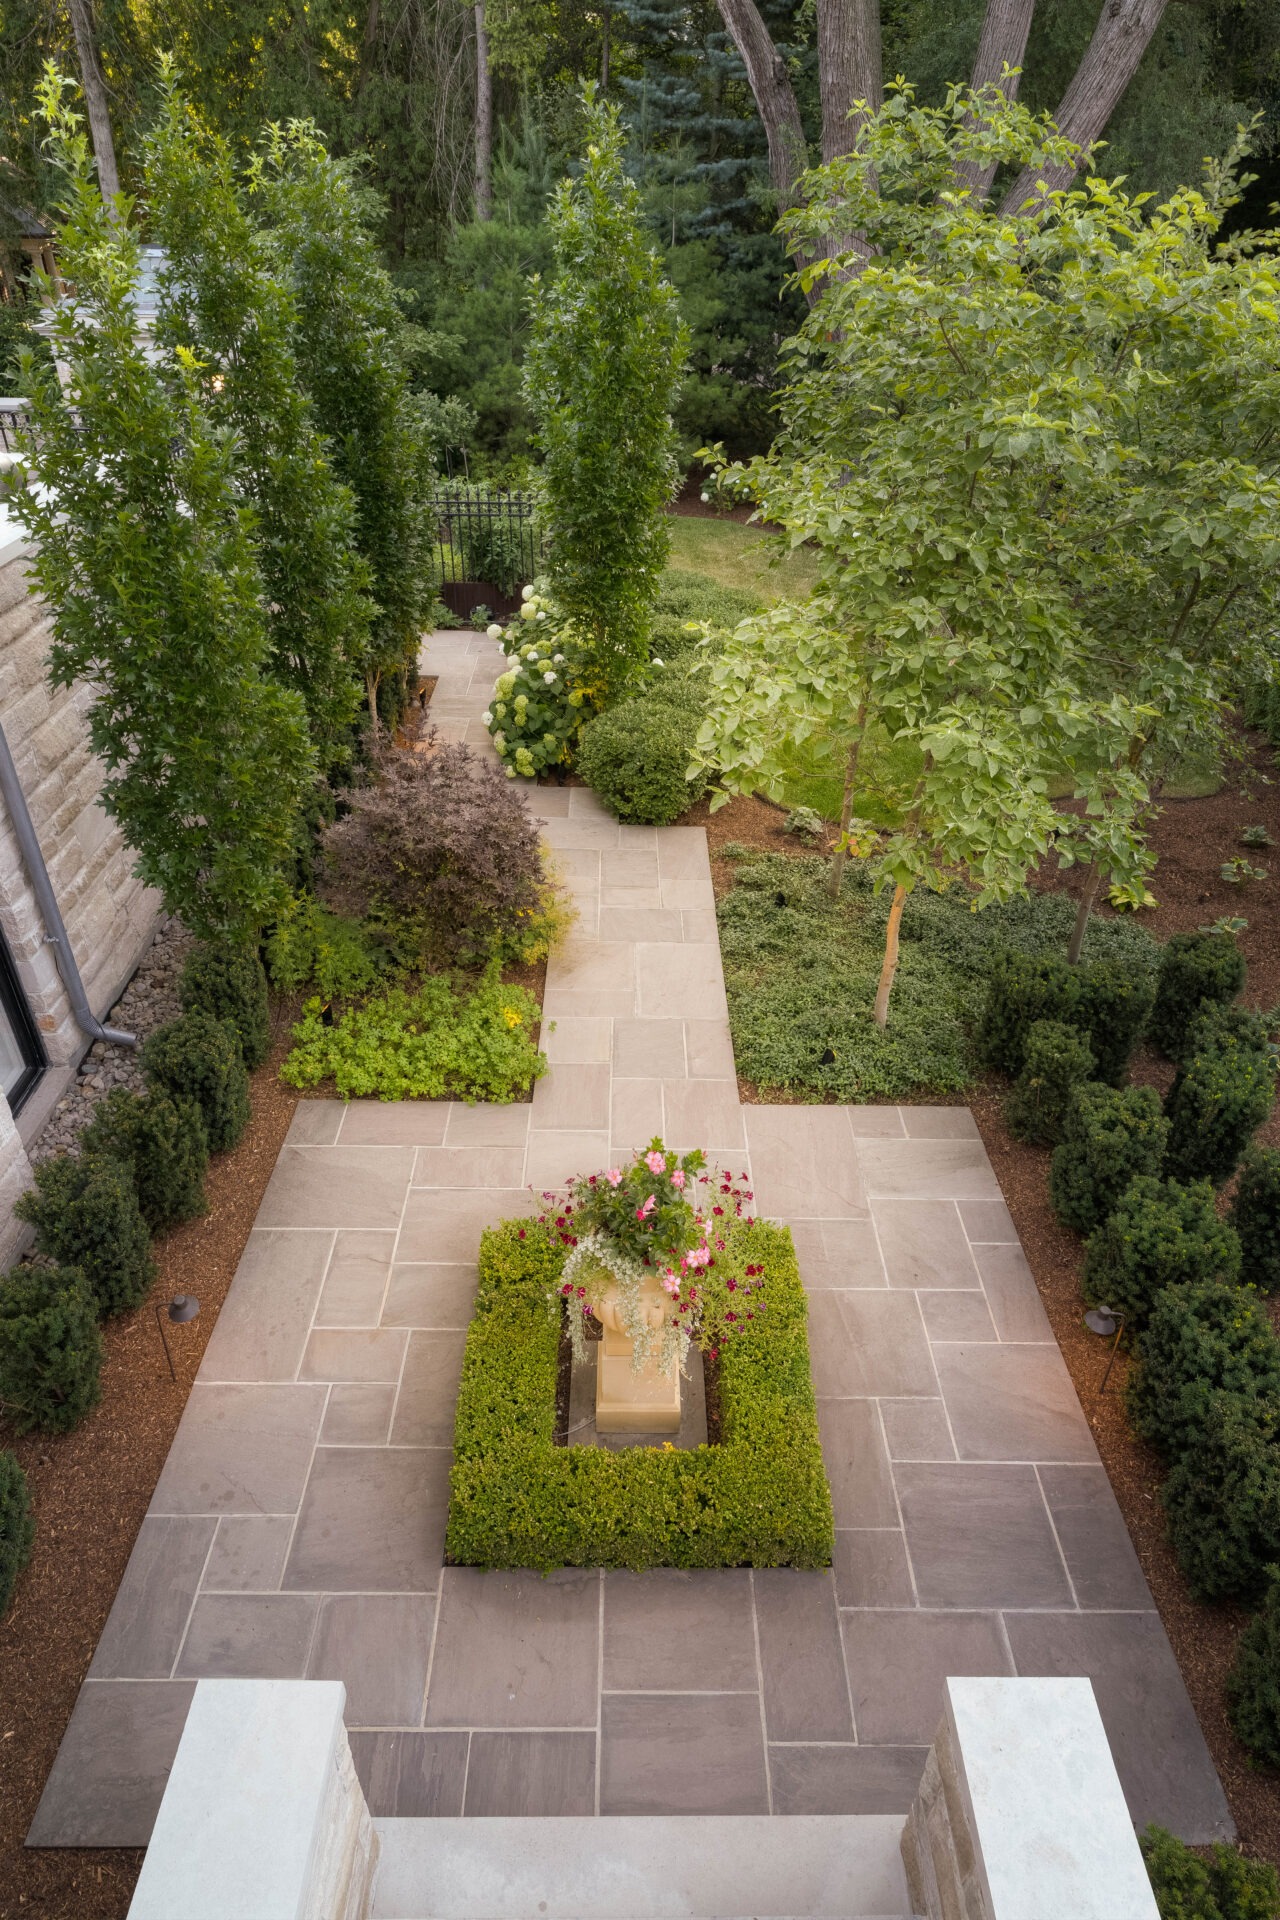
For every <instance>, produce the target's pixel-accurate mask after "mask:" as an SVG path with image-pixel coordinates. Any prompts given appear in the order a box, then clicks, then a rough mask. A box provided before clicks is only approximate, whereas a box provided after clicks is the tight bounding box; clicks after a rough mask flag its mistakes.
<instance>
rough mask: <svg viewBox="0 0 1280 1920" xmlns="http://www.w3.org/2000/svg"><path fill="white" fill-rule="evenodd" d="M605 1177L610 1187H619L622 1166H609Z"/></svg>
mask: <svg viewBox="0 0 1280 1920" xmlns="http://www.w3.org/2000/svg"><path fill="white" fill-rule="evenodd" d="M605 1179H606V1180H607V1181H608V1182H609V1185H610V1186H611V1187H620V1186H621V1185H622V1168H621V1167H610V1169H609V1171H608V1173H606V1175H605Z"/></svg>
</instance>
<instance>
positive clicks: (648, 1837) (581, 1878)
mask: <svg viewBox="0 0 1280 1920" xmlns="http://www.w3.org/2000/svg"><path fill="white" fill-rule="evenodd" d="M902 1825H903V1823H902V1818H901V1816H900V1815H898V1814H829V1815H827V1814H822V1815H819V1814H798V1815H773V1816H768V1815H760V1816H757V1815H745V1814H726V1815H717V1816H711V1815H707V1816H703V1815H671V1816H666V1815H664V1816H661V1817H655V1818H648V1819H647V1818H638V1817H635V1818H633V1817H630V1816H628V1817H618V1816H604V1817H602V1818H600V1819H559V1820H557V1819H442V1820H375V1821H374V1826H375V1828H376V1830H377V1833H378V1837H379V1839H380V1841H381V1855H380V1859H379V1863H378V1870H377V1878H376V1880H375V1882H374V1891H373V1908H372V1914H371V1920H910V1914H911V1907H910V1902H909V1899H908V1895H907V1884H906V1876H905V1875H904V1873H903V1868H902V1858H901V1855H900V1853H899V1851H898V1842H899V1840H900V1838H901V1835H902Z"/></svg>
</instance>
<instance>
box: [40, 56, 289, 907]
mask: <svg viewBox="0 0 1280 1920" xmlns="http://www.w3.org/2000/svg"><path fill="white" fill-rule="evenodd" d="M63 86H64V83H63V81H62V80H61V79H60V78H59V76H58V75H57V74H56V73H55V72H53V70H52V69H50V71H49V72H48V73H47V75H46V77H45V80H44V81H43V83H42V85H41V88H40V109H41V113H42V115H43V118H44V122H45V125H46V127H47V128H48V140H47V152H48V159H49V163H50V166H51V168H52V170H53V174H54V176H55V178H56V180H57V182H58V185H57V188H56V194H57V197H58V201H59V204H60V207H61V210H62V218H61V220H60V222H59V225H58V236H57V247H58V258H59V265H60V271H61V273H62V274H64V275H65V277H66V279H67V280H68V281H69V282H70V283H71V284H73V285H74V287H75V298H74V299H72V300H55V301H54V302H53V303H52V304H51V306H50V308H49V316H50V320H49V324H50V327H51V329H52V338H53V343H54V349H55V352H56V355H57V358H58V360H59V361H61V362H63V363H64V364H65V366H66V367H67V369H68V375H69V379H68V385H67V388H66V390H65V391H64V390H63V388H62V386H61V384H60V383H59V380H58V376H57V374H56V373H55V372H54V370H53V369H52V367H50V366H48V365H46V364H44V363H42V362H40V361H37V360H35V359H31V360H29V361H28V362H27V364H26V368H25V372H26V375H27V378H26V380H25V383H24V388H25V391H26V392H27V393H28V394H29V396H30V400H31V428H32V431H31V433H30V435H29V436H28V438H27V440H26V442H25V445H24V455H23V457H24V460H25V462H26V465H27V468H28V470H29V472H30V474H31V477H32V478H33V480H35V481H38V482H39V483H40V484H39V485H38V486H36V487H33V488H31V489H30V490H28V489H25V488H19V489H18V491H17V492H16V493H14V494H13V495H12V496H11V499H10V506H11V509H12V511H13V512H15V513H16V514H17V516H18V518H19V519H20V520H21V521H22V523H23V525H24V526H25V527H26V529H27V531H28V532H29V533H30V534H31V535H32V537H33V543H34V550H33V554H32V560H31V565H32V568H33V572H34V577H35V580H36V581H37V583H38V585H39V587H40V590H41V593H42V594H43V597H44V599H45V602H46V603H47V605H48V606H49V608H50V610H51V614H52V622H53V638H52V644H51V646H50V649H49V666H50V673H51V676H52V678H53V680H54V683H55V684H56V685H58V686H71V685H73V684H74V685H83V686H87V687H89V688H91V689H92V699H91V702H90V705H89V709H88V719H89V733H90V738H91V740H92V743H93V747H94V750H95V752H96V753H97V754H98V756H99V757H100V759H101V761H102V763H103V765H104V766H105V768H106V779H105V783H104V786H103V803H104V805H105V806H106V808H107V810H108V811H109V812H110V813H111V814H112V815H113V816H114V818H115V819H116V820H117V821H118V823H119V826H120V830H121V832H122V833H123V835H124V838H125V840H126V841H127V842H128V844H129V845H130V846H131V847H132V848H133V849H134V851H135V853H136V855H137V870H138V873H139V874H140V876H141V877H142V878H143V879H144V880H146V881H147V882H148V883H149V884H150V885H152V886H155V887H158V888H159V889H160V891H161V892H162V894H163V895H164V898H165V901H166V904H167V905H168V906H169V907H171V908H173V909H176V910H177V911H178V912H179V913H180V914H181V915H182V918H183V919H184V920H185V921H186V923H187V925H188V926H190V927H191V928H193V930H195V931H196V932H199V933H219V932H231V933H236V934H239V935H248V934H251V933H253V932H255V931H256V929H257V928H258V927H259V926H260V925H261V923H262V922H263V920H265V919H267V918H268V917H269V916H270V913H271V911H272V909H273V907H274V905H275V903H277V902H278V901H279V899H280V898H281V896H282V894H283V890H284V889H283V881H282V879H281V871H280V870H281V866H282V863H283V862H284V861H285V860H286V859H288V858H289V857H290V855H291V852H292V845H293V837H294V830H295V823H296V821H297V818H298V814H299V811H300V808H301V805H302V800H303V796H304V794H305V793H306V791H307V789H308V787H309V786H310V784H311V781H312V779H313V775H314V754H313V751H312V748H311V745H310V742H309V740H308V737H307V719H306V709H305V706H304V703H303V700H302V696H301V694H299V693H298V692H296V691H295V690H292V689H290V688H287V687H285V686H283V685H281V684H280V682H279V681H278V680H277V679H276V677H275V671H274V664H275V663H274V661H273V657H272V648H271V638H270V634H269V631H268V626H267V616H266V611H265V603H264V594H263V584H262V576H261V573H260V571H259V568H258V564H257V556H256V551H255V546H254V539H253V526H252V516H251V513H250V509H249V507H248V504H247V502H246V501H245V500H244V498H243V494H242V490H241V480H240V472H239V468H238V464H237V463H238V454H237V448H236V443H235V441H234V440H233V439H232V438H231V437H229V436H228V435H226V434H224V433H223V432H221V431H220V430H219V429H218V427H217V426H215V424H214V422H213V421H212V420H211V418H210V416H209V412H208V409H207V407H206V404H205V400H206V396H205V386H204V375H203V373H202V371H201V368H200V367H199V365H198V364H197V362H196V360H195V359H194V358H193V356H192V355H191V354H190V353H189V352H188V351H186V350H185V349H175V350H174V351H173V352H162V353H161V355H160V358H159V361H158V363H157V362H153V360H152V357H151V354H150V352H149V350H148V347H147V345H146V343H145V342H144V341H143V340H142V339H141V338H140V337H139V334H138V331H137V316H136V312H135V306H134V296H135V292H136V289H137V284H138V271H139V254H138V247H139V242H138V236H137V233H136V231H135V229H134V228H133V226H132V225H131V224H130V220H129V214H130V211H131V208H130V204H129V202H128V200H127V197H126V199H125V200H123V201H122V202H120V203H119V205H118V206H117V207H116V208H114V209H109V208H107V207H106V206H105V205H104V204H103V201H102V198H101V195H100V194H99V192H98V187H97V182H96V180H95V177H94V169H93V162H92V160H91V158H90V154H89V147H88V142H87V140H86V138H85V136H84V133H83V131H82V129H81V125H80V120H79V116H78V115H77V114H75V113H74V112H72V110H71V108H70V107H69V106H67V105H66V104H65V102H64V100H63Z"/></svg>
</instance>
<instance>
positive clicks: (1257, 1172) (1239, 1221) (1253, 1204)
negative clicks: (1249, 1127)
mask: <svg viewBox="0 0 1280 1920" xmlns="http://www.w3.org/2000/svg"><path fill="white" fill-rule="evenodd" d="M1231 1224H1232V1226H1233V1227H1234V1228H1235V1230H1236V1232H1237V1233H1238V1234H1239V1236H1240V1251H1241V1254H1242V1257H1243V1264H1242V1267H1241V1277H1242V1278H1243V1279H1244V1280H1245V1281H1247V1282H1248V1284H1249V1285H1250V1286H1251V1287H1257V1288H1258V1290H1259V1292H1260V1293H1275V1292H1276V1290H1277V1288H1280V1148H1276V1147H1250V1149H1249V1151H1248V1152H1247V1153H1246V1154H1245V1157H1244V1164H1243V1165H1242V1167H1241V1168H1240V1184H1239V1186H1238V1187H1237V1188H1236V1197H1235V1203H1234V1205H1233V1206H1232V1209H1231Z"/></svg>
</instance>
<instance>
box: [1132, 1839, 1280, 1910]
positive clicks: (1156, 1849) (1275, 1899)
mask: <svg viewBox="0 0 1280 1920" xmlns="http://www.w3.org/2000/svg"><path fill="white" fill-rule="evenodd" d="M1141 1842H1142V1857H1143V1859H1144V1860H1145V1861H1146V1864H1147V1877H1148V1879H1149V1880H1150V1881H1151V1890H1152V1892H1153V1893H1154V1894H1155V1897H1156V1905H1157V1907H1158V1908H1159V1909H1160V1920H1275V1916H1276V1915H1277V1914H1280V1879H1277V1877H1276V1870H1275V1868H1274V1867H1270V1866H1268V1865H1267V1863H1266V1862H1265V1860H1246V1859H1245V1857H1244V1855H1243V1854H1242V1853H1240V1852H1239V1851H1238V1850H1237V1849H1236V1848H1235V1847H1228V1846H1226V1845H1224V1844H1223V1842H1222V1841H1221V1840H1219V1841H1215V1843H1214V1845H1213V1846H1212V1847H1211V1848H1210V1850H1209V1852H1208V1854H1207V1855H1205V1854H1202V1853H1197V1852H1196V1850H1195V1848H1194V1847H1189V1846H1188V1845H1187V1843H1186V1841H1185V1840H1179V1839H1177V1838H1176V1837H1175V1836H1174V1835H1173V1834H1171V1833H1169V1832H1167V1831H1166V1829H1165V1828H1164V1827H1156V1826H1150V1827H1147V1828H1146V1830H1145V1831H1144V1832H1143V1834H1142V1835H1141Z"/></svg>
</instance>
